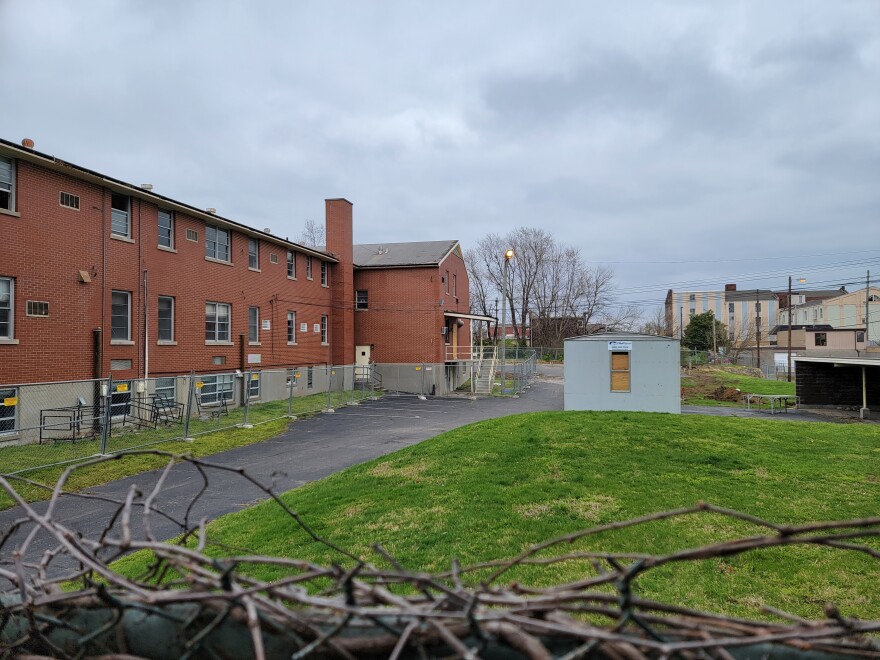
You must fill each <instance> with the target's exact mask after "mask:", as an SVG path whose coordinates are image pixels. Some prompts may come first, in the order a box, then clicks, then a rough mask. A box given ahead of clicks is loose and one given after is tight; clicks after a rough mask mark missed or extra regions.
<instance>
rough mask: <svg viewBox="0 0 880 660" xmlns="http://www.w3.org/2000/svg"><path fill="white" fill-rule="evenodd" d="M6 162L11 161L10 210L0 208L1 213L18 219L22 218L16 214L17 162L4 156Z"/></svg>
mask: <svg viewBox="0 0 880 660" xmlns="http://www.w3.org/2000/svg"><path fill="white" fill-rule="evenodd" d="M2 158H3V159H4V160H8V161H9V165H10V181H9V208H0V213H4V214H6V215H14V216H15V217H16V218H20V217H21V214H20V213H16V212H15V202H16V199H15V173H16V164H17V163H16V162H15V159H14V158H7V157H6V156H2Z"/></svg>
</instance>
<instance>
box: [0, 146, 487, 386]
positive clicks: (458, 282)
mask: <svg viewBox="0 0 880 660" xmlns="http://www.w3.org/2000/svg"><path fill="white" fill-rule="evenodd" d="M326 222H327V248H326V250H322V249H317V248H312V247H306V246H303V245H299V244H297V243H293V242H290V241H288V240H285V239H282V238H280V237H278V236H275V235H273V234H271V233H269V231H268V230H265V231H259V230H256V229H253V228H251V227H248V226H246V225H244V224H241V223H238V222H236V221H233V220H231V219H228V218H224V217H221V216H219V215H217V214H216V213H215V212H214V211H213V209H208V210H201V209H197V208H194V207H192V206H190V205H187V204H184V203H182V202H178V201H175V200H172V199H169V198H167V197H164V196H162V195H159V194H156V193H155V192H153V191H152V189H151V187H148V186H134V185H131V184H128V183H125V182H123V181H119V180H116V179H113V178H111V177H107V176H105V175H102V174H99V173H97V172H93V171H91V170H88V169H86V168H83V167H80V166H77V165H73V164H70V163H67V162H65V161H62V160H60V159H57V158H55V157H53V156H50V155H48V154H44V153H40V152H38V151H35V150H34V149H33V148H28V147H23V146H19V145H16V144H14V143H11V142H8V141H5V140H0V237H2V242H0V385H4V384H6V385H14V384H23V383H36V382H47V381H61V380H78V379H87V378H103V377H106V376H107V375H108V374H111V373H112V375H113V377H114V379H119V380H126V379H139V378H146V377H151V378H152V377H166V376H168V377H170V376H174V375H178V374H184V373H188V372H189V371H190V370H195V372H196V373H199V374H211V373H223V372H229V371H230V370H233V371H234V370H235V369H241V370H245V369H248V368H251V369H257V368H259V369H266V368H271V367H282V366H283V367H291V366H298V365H314V364H334V365H350V364H354V363H355V355H356V351H355V346H356V345H357V346H358V347H359V348H358V353H357V355H358V361H359V362H368V361H372V362H396V363H401V362H404V363H412V362H420V363H442V362H449V361H455V360H460V359H465V357H466V356H465V347H467V346H469V343H470V340H469V337H470V332H469V326H470V324H469V320H470V318H471V317H470V316H469V315H468V314H467V312H468V309H469V300H468V277H467V272H466V270H465V267H464V262H463V260H462V256H461V248H460V246H459V245H458V243H457V242H456V241H438V242H429V243H412V244H406V243H398V244H389V245H385V246H378V245H360V246H353V245H352V205H351V203H350V202H348V201H347V200H344V199H330V200H327V201H326Z"/></svg>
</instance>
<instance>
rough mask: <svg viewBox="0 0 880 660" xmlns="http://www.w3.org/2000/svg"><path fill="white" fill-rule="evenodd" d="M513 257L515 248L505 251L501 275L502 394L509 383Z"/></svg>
mask: <svg viewBox="0 0 880 660" xmlns="http://www.w3.org/2000/svg"><path fill="white" fill-rule="evenodd" d="M511 259H513V250H512V249H510V248H508V249H506V250H505V251H504V268H503V271H502V276H501V305H502V307H501V394H504V388H505V385H506V383H507V373H506V372H507V272H508V270H509V268H510V260H511Z"/></svg>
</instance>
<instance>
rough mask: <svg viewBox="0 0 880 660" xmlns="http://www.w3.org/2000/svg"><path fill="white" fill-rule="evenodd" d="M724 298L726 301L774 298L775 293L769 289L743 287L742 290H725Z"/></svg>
mask: <svg viewBox="0 0 880 660" xmlns="http://www.w3.org/2000/svg"><path fill="white" fill-rule="evenodd" d="M724 300H725V301H727V302H735V301H738V300H740V301H742V300H745V301H749V300H776V294H775V293H773V292H772V291H770V289H743V290H742V291H725V292H724Z"/></svg>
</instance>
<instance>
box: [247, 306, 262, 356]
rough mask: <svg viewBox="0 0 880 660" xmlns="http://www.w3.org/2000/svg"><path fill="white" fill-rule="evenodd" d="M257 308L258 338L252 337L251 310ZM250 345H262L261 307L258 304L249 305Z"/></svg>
mask: <svg viewBox="0 0 880 660" xmlns="http://www.w3.org/2000/svg"><path fill="white" fill-rule="evenodd" d="M253 310H257V322H256V339H251V312H253ZM248 346H260V308H259V307H257V306H256V305H251V306H250V307H248Z"/></svg>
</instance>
